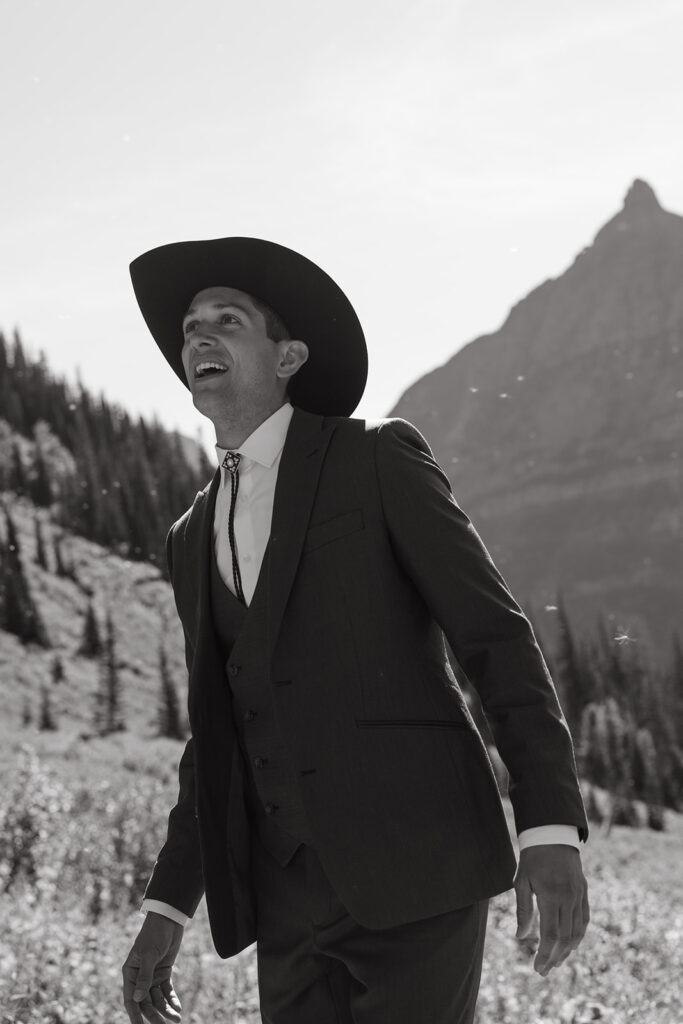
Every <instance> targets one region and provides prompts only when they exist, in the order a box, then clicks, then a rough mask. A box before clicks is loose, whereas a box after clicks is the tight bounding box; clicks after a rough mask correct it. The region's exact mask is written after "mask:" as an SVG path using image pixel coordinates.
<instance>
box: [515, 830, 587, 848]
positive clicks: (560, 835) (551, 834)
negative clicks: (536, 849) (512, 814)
mask: <svg viewBox="0 0 683 1024" xmlns="http://www.w3.org/2000/svg"><path fill="white" fill-rule="evenodd" d="M517 841H518V842H519V849H520V851H521V850H525V849H526V848H527V846H546V845H549V844H550V843H564V844H565V845H566V846H575V847H576V849H577V850H580V849H581V847H580V845H579V843H580V840H579V830H578V828H577V827H576V825H537V826H536V828H525V829H522V831H521V832H520V833H519V835H518V836H517Z"/></svg>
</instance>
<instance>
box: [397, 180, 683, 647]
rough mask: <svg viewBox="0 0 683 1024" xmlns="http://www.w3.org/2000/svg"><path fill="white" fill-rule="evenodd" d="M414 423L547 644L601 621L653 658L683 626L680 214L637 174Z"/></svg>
mask: <svg viewBox="0 0 683 1024" xmlns="http://www.w3.org/2000/svg"><path fill="white" fill-rule="evenodd" d="M390 415H392V416H402V417H404V418H405V419H407V420H410V422H412V423H414V424H415V425H416V426H417V427H418V428H419V429H420V430H421V431H422V433H423V434H424V435H425V437H426V438H427V440H428V441H429V443H430V445H431V446H432V448H433V450H434V453H435V456H436V458H437V459H438V460H439V462H440V463H441V465H442V466H443V468H444V469H445V471H446V472H447V473H448V475H449V477H450V480H451V483H452V486H453V491H454V495H455V497H456V500H457V501H458V502H459V504H461V505H462V507H463V508H464V509H465V511H466V512H467V513H468V515H469V516H470V518H471V519H472V521H473V522H474V525H475V526H476V527H477V529H478V531H479V533H480V534H481V536H482V538H483V540H484V542H485V544H486V546H487V547H488V548H489V550H490V552H491V554H492V556H493V558H494V561H495V562H496V564H497V565H498V568H499V569H500V571H501V572H502V573H503V575H504V576H505V578H506V580H507V581H508V583H509V584H510V586H511V588H512V590H513V592H514V593H515V595H516V596H517V597H518V599H519V600H520V601H521V602H522V604H523V605H524V606H525V607H530V608H531V609H532V610H533V611H534V613H535V614H536V615H537V618H538V621H539V625H540V626H541V628H542V629H545V625H546V624H547V626H548V635H549V636H551V635H552V621H551V620H552V614H553V613H552V610H545V611H544V609H546V606H548V605H554V604H555V603H556V597H557V592H558V589H560V588H561V590H562V592H563V594H564V596H565V599H566V604H567V607H568V610H569V612H570V614H571V617H572V621H574V622H576V623H577V624H578V625H579V626H585V627H586V628H590V627H592V625H593V623H594V621H595V616H596V615H597V613H598V612H599V611H602V612H604V613H605V614H606V615H607V616H609V618H608V622H609V624H610V626H611V627H613V629H614V634H615V635H617V634H619V635H621V634H622V633H627V634H628V635H629V636H630V637H631V639H632V640H633V641H635V642H640V643H641V644H642V646H643V647H648V648H649V649H650V650H651V651H652V652H653V653H654V654H655V655H656V654H657V652H658V651H662V652H663V653H665V654H666V655H668V652H669V650H670V639H671V633H672V631H673V630H674V629H678V630H679V632H683V531H682V522H683V217H681V216H678V215H677V214H674V213H670V212H668V211H666V210H664V209H662V207H661V206H660V204H659V202H658V200H657V198H656V196H655V193H654V192H653V190H652V188H651V187H650V186H649V185H648V184H647V183H646V182H644V181H641V180H636V181H635V182H634V183H633V185H632V186H631V188H630V189H629V191H628V193H627V195H626V198H625V200H624V205H623V208H622V209H621V210H620V211H619V213H617V214H616V216H614V217H613V218H612V219H611V220H609V221H608V222H607V223H606V224H605V225H604V226H603V227H602V228H601V229H600V230H599V231H598V233H597V235H596V236H595V238H594V240H593V242H592V244H591V245H590V246H588V247H587V248H585V249H583V250H582V252H581V253H579V255H578V256H577V257H576V259H575V260H574V262H573V264H572V265H571V266H570V267H569V268H568V269H567V270H566V271H565V272H564V273H563V274H562V275H560V276H559V277H557V278H555V279H550V280H547V281H545V282H544V283H543V284H541V285H540V286H539V287H537V288H536V289H534V290H533V291H532V292H531V293H530V294H529V295H528V296H527V297H526V298H524V299H523V300H522V301H521V302H519V303H518V304H517V305H516V306H514V307H513V309H512V310H511V311H510V314H509V316H508V317H507V319H506V320H505V322H504V323H503V325H502V326H501V327H500V329H499V330H498V331H496V332H494V333H493V334H489V335H485V336H482V337H480V338H477V339H476V340H474V341H472V342H471V343H470V344H468V345H467V346H465V347H464V348H463V349H461V350H460V351H458V352H457V353H456V355H455V356H453V358H452V359H450V360H449V361H448V362H447V363H446V364H445V365H443V366H441V367H439V368H438V369H436V370H434V371H432V372H431V373H429V374H427V375H426V376H424V377H422V378H421V379H419V380H418V381H416V383H415V384H414V385H412V387H410V388H409V389H408V390H407V391H406V392H405V393H404V395H403V396H402V397H401V399H400V400H399V402H398V403H397V405H396V406H395V407H394V409H393V410H392V411H391V413H390Z"/></svg>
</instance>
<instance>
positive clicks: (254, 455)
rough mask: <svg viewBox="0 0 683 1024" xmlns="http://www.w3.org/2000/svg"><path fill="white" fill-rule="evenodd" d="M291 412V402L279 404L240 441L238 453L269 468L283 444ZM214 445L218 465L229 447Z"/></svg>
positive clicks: (292, 411) (292, 410)
mask: <svg viewBox="0 0 683 1024" xmlns="http://www.w3.org/2000/svg"><path fill="white" fill-rule="evenodd" d="M293 413H294V407H293V405H292V403H291V402H285V403H284V405H281V406H280V408H279V409H277V410H276V411H275V412H274V413H273V414H272V415H271V416H269V417H268V419H267V420H264V421H263V423H259V425H258V427H257V428H256V430H254V431H252V433H251V434H250V435H249V437H247V438H246V440H244V441H243V442H242V444H241V445H240V446H239V448H238V449H237V450H238V451H239V453H240V455H242V456H243V457H244V458H245V459H252V460H253V461H254V462H258V463H259V465H261V466H266V467H267V468H268V469H270V467H271V466H272V465H273V463H274V462H275V460H276V458H277V457H278V455H279V454H280V452H281V451H282V449H283V448H284V446H285V438H286V437H287V431H288V429H289V421H290V420H291V418H292V415H293ZM214 447H215V449H216V458H217V459H218V465H219V466H220V465H221V464H222V462H223V459H224V458H225V453H226V452H227V451H229V450H230V449H228V448H221V447H220V446H219V445H215V446H214Z"/></svg>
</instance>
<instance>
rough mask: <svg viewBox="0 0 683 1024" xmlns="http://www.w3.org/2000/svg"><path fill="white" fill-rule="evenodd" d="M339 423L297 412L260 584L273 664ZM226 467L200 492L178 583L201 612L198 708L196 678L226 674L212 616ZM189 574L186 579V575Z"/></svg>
mask: <svg viewBox="0 0 683 1024" xmlns="http://www.w3.org/2000/svg"><path fill="white" fill-rule="evenodd" d="M335 426H336V424H335V423H334V422H331V421H326V420H325V418H324V417H323V416H318V415H315V414H313V413H309V412H305V411H304V410H303V409H297V408H295V409H294V412H293V414H292V419H291V421H290V424H289V429H288V431H287V436H286V438H285V445H284V448H283V450H282V457H281V459H280V466H279V468H278V475H277V483H276V487H275V498H274V503H273V516H272V521H271V529H270V540H269V543H268V546H267V548H266V552H265V555H264V564H263V565H262V566H261V573H260V575H259V583H258V586H259V587H262V586H265V587H266V595H265V596H266V600H265V607H266V622H265V626H266V647H267V654H268V662H270V657H271V655H272V651H273V647H274V643H275V640H276V639H277V634H278V632H279V628H280V623H281V622H282V616H283V615H284V612H285V608H286V606H287V600H288V598H289V594H290V591H291V589H292V584H293V582H294V577H295V575H296V569H297V566H298V564H299V559H300V557H301V551H302V548H303V544H304V539H305V536H306V529H307V527H308V522H309V520H310V516H311V510H312V508H313V501H314V498H315V493H316V489H317V486H318V479H319V477H320V470H321V468H322V464H323V461H324V459H325V453H326V452H327V446H328V444H329V442H330V438H331V437H332V434H333V433H334V429H335ZM220 480H221V473H220V467H219V468H217V469H216V472H215V473H214V476H213V479H212V480H211V481H209V483H208V484H207V485H206V487H205V488H204V490H203V491H199V492H198V493H197V496H196V497H195V500H194V505H193V506H192V510H191V512H190V515H189V517H188V520H187V523H186V526H185V530H184V540H185V544H184V551H185V559H184V565H183V569H184V574H183V576H182V577H181V578H180V579H179V580H178V581H177V586H178V587H180V588H181V589H182V592H183V593H184V594H185V597H186V599H187V601H188V602H189V603H190V606H192V603H193V602H194V603H195V604H194V606H195V607H196V608H197V619H196V623H197V630H196V649H195V656H194V659H193V663H192V671H191V674H190V681H189V698H190V704H191V706H194V700H193V693H194V694H196V693H197V691H198V689H199V688H198V687H197V686H196V685H195V680H197V679H199V678H200V677H202V678H208V679H211V678H212V677H213V675H214V674H215V671H216V669H218V671H220V670H221V655H220V648H219V644H218V640H217V637H216V634H215V630H214V627H213V621H212V618H211V593H210V585H211V584H210V571H211V565H210V558H211V547H210V545H211V544H213V520H214V513H215V507H216V495H217V493H218V488H219V486H220ZM185 574H186V575H185Z"/></svg>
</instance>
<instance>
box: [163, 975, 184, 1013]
mask: <svg viewBox="0 0 683 1024" xmlns="http://www.w3.org/2000/svg"><path fill="white" fill-rule="evenodd" d="M161 991H162V992H163V993H164V995H165V996H166V999H167V1000H168V1002H169V1003H170V1004H171V1006H172V1007H173V1008H174V1009H175V1010H177V1011H178V1013H180V1011H181V1010H182V1005H181V1003H180V999H179V998H178V993H177V992H176V990H175V989H174V988H173V982H172V981H171V979H170V978H167V979H166V980H165V981H162V982H161Z"/></svg>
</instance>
